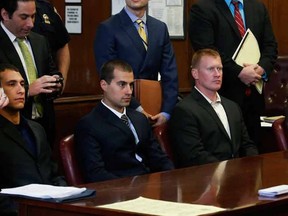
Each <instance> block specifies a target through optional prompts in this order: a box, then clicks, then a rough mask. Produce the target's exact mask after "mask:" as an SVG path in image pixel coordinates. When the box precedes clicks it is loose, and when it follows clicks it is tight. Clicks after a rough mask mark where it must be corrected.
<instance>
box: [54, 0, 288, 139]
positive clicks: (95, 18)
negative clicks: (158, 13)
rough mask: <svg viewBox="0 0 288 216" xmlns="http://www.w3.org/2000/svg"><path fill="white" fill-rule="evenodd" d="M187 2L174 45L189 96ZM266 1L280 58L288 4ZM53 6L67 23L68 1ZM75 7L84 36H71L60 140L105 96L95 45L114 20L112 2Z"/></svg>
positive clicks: (88, 1)
mask: <svg viewBox="0 0 288 216" xmlns="http://www.w3.org/2000/svg"><path fill="white" fill-rule="evenodd" d="M184 1H185V31H186V33H185V39H184V40H172V43H173V47H174V50H175V54H176V60H177V64H178V75H179V87H180V88H179V91H180V93H184V94H185V93H187V92H189V91H190V89H191V77H190V67H189V66H190V61H191V57H192V54H193V51H192V48H191V44H190V41H189V38H188V35H187V30H188V19H189V9H190V7H191V5H192V4H193V3H194V2H195V1H196V0H184ZM223 1H224V0H223ZM262 1H263V2H264V4H265V5H266V7H267V8H268V11H269V14H270V17H271V21H272V25H273V29H274V32H275V35H276V38H277V41H278V46H279V55H288V27H287V23H288V13H287V12H286V9H287V8H288V1H284V0H262ZM51 2H52V3H53V4H54V5H55V7H56V8H57V10H58V12H59V14H60V15H61V16H62V17H63V19H65V14H64V13H65V0H51ZM66 5H68V3H66ZM69 5H72V4H69ZM73 5H81V6H82V34H71V41H70V43H69V45H70V52H71V65H70V71H69V74H68V79H67V84H66V89H65V91H64V95H63V97H62V98H59V99H57V101H56V102H55V109H56V121H57V122H56V123H57V140H59V138H61V137H63V136H64V135H68V134H70V133H73V128H74V126H75V123H76V122H77V121H78V119H79V118H80V117H81V116H82V115H84V114H86V113H87V112H89V111H90V110H91V108H92V107H93V106H94V105H95V104H96V103H97V102H98V101H99V100H100V98H101V94H102V92H101V89H100V87H99V78H98V75H97V71H96V66H95V60H94V52H93V43H94V36H95V32H96V29H97V27H98V25H99V23H100V22H102V21H103V20H105V19H107V18H108V17H109V16H110V13H111V0H82V2H81V4H73ZM68 96H73V97H68ZM77 96H80V97H77ZM67 125H68V127H67Z"/></svg>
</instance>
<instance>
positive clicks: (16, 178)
mask: <svg viewBox="0 0 288 216" xmlns="http://www.w3.org/2000/svg"><path fill="white" fill-rule="evenodd" d="M0 83H1V85H0V87H1V86H2V87H3V89H4V92H5V93H6V95H7V97H8V98H9V104H8V105H7V106H5V107H3V108H2V109H0V140H1V145H0V158H1V163H0V188H11V187H18V186H23V185H27V184H31V183H39V184H51V185H62V186H63V185H66V182H65V180H64V179H63V177H61V176H58V175H57V172H56V164H54V163H53V162H52V160H51V150H50V145H49V143H48V141H47V137H46V134H45V131H44V129H43V127H42V126H40V124H38V123H36V122H34V121H32V120H28V119H26V118H24V117H23V116H22V115H21V114H20V110H21V109H23V108H24V104H25V88H24V79H23V77H22V76H21V74H20V72H19V70H18V69H17V68H16V67H14V66H12V65H10V64H0ZM13 211H14V212H17V210H16V208H15V206H14V203H13V202H12V201H11V200H9V199H8V198H5V197H0V215H6V214H7V215H12V214H10V213H11V212H13ZM8 212H9V214H8ZM15 214H16V213H15Z"/></svg>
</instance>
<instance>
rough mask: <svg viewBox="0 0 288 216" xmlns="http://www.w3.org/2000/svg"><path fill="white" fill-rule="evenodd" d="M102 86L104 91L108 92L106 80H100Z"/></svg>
mask: <svg viewBox="0 0 288 216" xmlns="http://www.w3.org/2000/svg"><path fill="white" fill-rule="evenodd" d="M100 86H101V88H102V90H103V91H104V92H105V91H106V90H107V86H108V83H107V82H106V81H105V80H100Z"/></svg>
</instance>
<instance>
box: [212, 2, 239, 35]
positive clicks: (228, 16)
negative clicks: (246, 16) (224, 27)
mask: <svg viewBox="0 0 288 216" xmlns="http://www.w3.org/2000/svg"><path fill="white" fill-rule="evenodd" d="M215 2H216V7H217V8H218V11H220V13H222V14H223V16H224V17H225V19H226V20H227V22H228V23H229V24H230V26H231V27H232V29H233V31H234V32H235V34H236V35H237V36H238V37H239V38H240V39H241V35H240V32H239V30H238V27H237V24H236V22H235V20H234V17H233V15H232V13H231V11H230V9H229V7H228V6H227V4H226V2H225V1H224V0H216V1H215Z"/></svg>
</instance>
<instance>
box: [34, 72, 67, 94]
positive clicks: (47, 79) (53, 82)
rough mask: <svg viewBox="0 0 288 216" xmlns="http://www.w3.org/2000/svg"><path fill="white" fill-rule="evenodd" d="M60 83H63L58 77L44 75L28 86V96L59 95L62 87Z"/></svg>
mask: <svg viewBox="0 0 288 216" xmlns="http://www.w3.org/2000/svg"><path fill="white" fill-rule="evenodd" d="M62 83H63V82H61V77H60V76H59V75H53V76H49V75H44V76H42V77H39V78H38V79H36V80H35V81H34V82H32V83H31V84H30V85H29V96H36V95H39V94H41V93H46V94H51V93H54V92H59V93H61V90H62V87H63V84H62Z"/></svg>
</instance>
